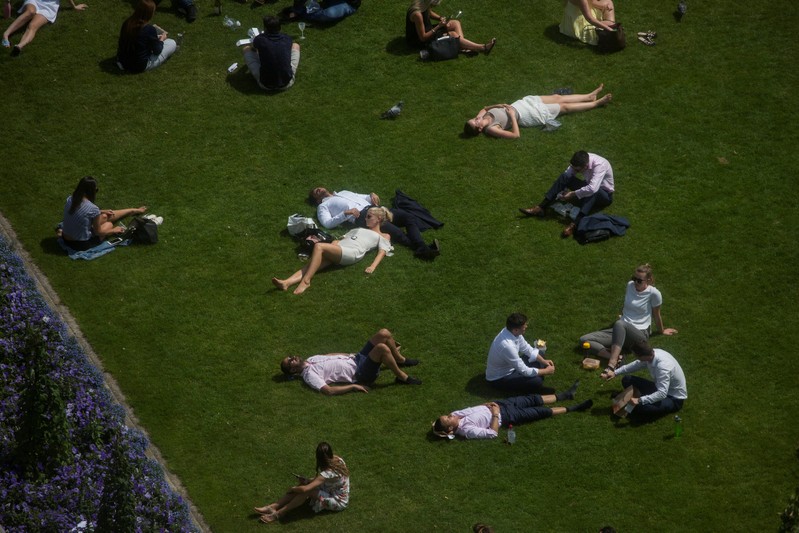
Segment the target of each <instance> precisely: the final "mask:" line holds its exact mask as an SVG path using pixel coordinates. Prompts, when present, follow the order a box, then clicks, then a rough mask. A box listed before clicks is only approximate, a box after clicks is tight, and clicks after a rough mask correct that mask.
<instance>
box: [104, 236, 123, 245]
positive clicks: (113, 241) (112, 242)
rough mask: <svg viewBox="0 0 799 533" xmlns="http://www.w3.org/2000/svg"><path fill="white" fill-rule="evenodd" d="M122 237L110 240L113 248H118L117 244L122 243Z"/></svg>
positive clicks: (109, 242)
mask: <svg viewBox="0 0 799 533" xmlns="http://www.w3.org/2000/svg"><path fill="white" fill-rule="evenodd" d="M122 240H123V239H122V237H114V238H113V239H108V244H110V245H111V246H116V245H117V244H119V243H121V242H122Z"/></svg>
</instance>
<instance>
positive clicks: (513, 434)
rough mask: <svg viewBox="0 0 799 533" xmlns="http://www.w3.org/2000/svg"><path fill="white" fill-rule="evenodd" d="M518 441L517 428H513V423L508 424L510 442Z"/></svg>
mask: <svg viewBox="0 0 799 533" xmlns="http://www.w3.org/2000/svg"><path fill="white" fill-rule="evenodd" d="M514 442H516V430H515V429H513V424H511V425H509V426H508V444H513V443H514Z"/></svg>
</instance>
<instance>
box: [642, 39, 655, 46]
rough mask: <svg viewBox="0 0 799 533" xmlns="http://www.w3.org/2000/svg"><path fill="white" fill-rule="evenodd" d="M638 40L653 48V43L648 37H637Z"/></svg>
mask: <svg viewBox="0 0 799 533" xmlns="http://www.w3.org/2000/svg"><path fill="white" fill-rule="evenodd" d="M638 40H639V41H641V42H642V43H644V44H645V45H647V46H655V41H653V40H652V39H650V38H649V37H638Z"/></svg>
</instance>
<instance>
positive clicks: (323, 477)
mask: <svg viewBox="0 0 799 533" xmlns="http://www.w3.org/2000/svg"><path fill="white" fill-rule="evenodd" d="M297 478H298V480H299V484H298V485H296V486H294V487H291V488H290V489H289V490H288V492H286V494H284V495H283V497H281V498H280V499H279V500H278V501H276V502H275V503H270V504H269V505H266V506H264V507H256V508H255V512H256V513H259V514H260V515H261V522H264V523H267V524H268V523H270V522H275V521H277V520H279V519H281V518H282V517H284V516H285V515H286V513H288V512H289V511H291V510H292V509H296V508H297V507H299V506H300V505H302V504H303V503H305V502H308V504H309V505H310V506H311V508H312V509H313V510H314V512H315V513H318V512H319V511H343V510H344V509H346V508H347V504H348V503H349V501H350V471H349V470H348V469H347V465H346V463H344V459H342V458H341V457H339V456H338V455H333V448H331V446H330V444H328V443H326V442H320V443H319V446H317V447H316V477H315V478H313V479H310V480H309V479H306V478H304V477H302V476H297Z"/></svg>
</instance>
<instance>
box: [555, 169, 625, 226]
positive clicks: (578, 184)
mask: <svg viewBox="0 0 799 533" xmlns="http://www.w3.org/2000/svg"><path fill="white" fill-rule="evenodd" d="M585 185H586V183H585V181H584V180H581V179H580V178H578V177H577V176H569V175H568V174H567V173H566V172H564V173H563V174H561V175H560V176H558V179H556V180H555V183H553V184H552V187H550V188H549V190H548V191H547V193H546V194H545V195H544V201H543V202H541V204H540V205H541V207H548V206H549V205H550V204H552V202H554V201H555V200H556V199H557V198H558V194H559V193H561V192H563V191H565V190H570V191H576V190H577V189H582V188H583V187H585ZM576 203H577V205H578V206H579V207H580V214H579V215H577V220H580V219H581V218H583V217H584V216H586V215H590V214H591V213H593V212H596V211H601V210H602V209H604V208H606V207H607V206H609V205H610V204H612V203H613V193H612V192H608V191H606V190H605V189H599V190H598V191H597V192H596V193H595V194H593V195H591V196H586V197H585V198H579V199H577V201H576Z"/></svg>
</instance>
